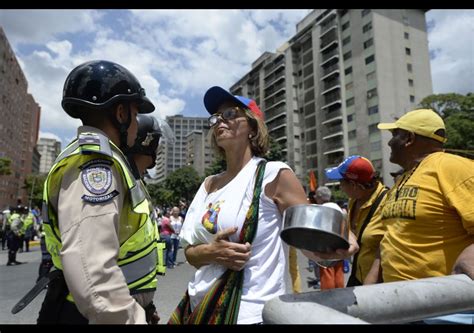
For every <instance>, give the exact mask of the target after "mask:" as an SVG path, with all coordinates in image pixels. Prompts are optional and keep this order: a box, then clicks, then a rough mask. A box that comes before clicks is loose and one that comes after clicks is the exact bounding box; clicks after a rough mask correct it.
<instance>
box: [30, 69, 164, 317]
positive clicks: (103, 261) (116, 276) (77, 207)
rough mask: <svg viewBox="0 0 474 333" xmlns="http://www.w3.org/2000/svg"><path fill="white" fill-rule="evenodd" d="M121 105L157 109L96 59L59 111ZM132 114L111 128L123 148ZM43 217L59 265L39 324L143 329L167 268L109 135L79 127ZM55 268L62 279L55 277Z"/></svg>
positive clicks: (137, 189)
mask: <svg viewBox="0 0 474 333" xmlns="http://www.w3.org/2000/svg"><path fill="white" fill-rule="evenodd" d="M122 101H126V102H127V101H130V102H132V101H139V102H140V103H142V104H140V112H141V113H149V112H152V111H153V110H154V106H153V104H151V102H150V101H149V100H148V99H147V98H146V97H145V92H144V90H143V89H142V88H141V86H140V84H139V83H138V81H137V80H136V78H135V77H134V76H133V75H132V74H131V73H130V72H129V71H128V70H126V69H125V68H123V67H122V66H120V65H118V64H115V63H111V62H108V61H92V62H88V63H85V64H83V65H80V66H78V67H76V68H75V69H74V70H73V71H72V72H71V73H70V74H69V76H68V78H67V79H66V83H65V88H64V93H63V101H62V106H63V108H64V109H65V111H66V112H67V113H68V114H69V115H70V116H72V117H74V118H81V112H82V111H81V109H80V108H76V106H80V105H82V106H85V107H86V108H87V109H89V110H93V111H90V112H104V111H103V110H107V109H108V108H111V107H113V105H115V103H120V102H122ZM128 108H129V107H128ZM128 112H129V122H128V124H121V123H114V126H116V128H117V130H118V132H120V148H122V147H123V146H124V145H125V146H126V142H127V130H128V126H129V125H130V117H131V113H130V109H128ZM104 117H105V116H104ZM81 119H82V118H81ZM114 120H115V119H114ZM115 121H116V120H115ZM42 213H43V228H44V232H45V238H46V246H47V249H48V252H49V253H50V254H51V259H52V261H53V264H54V267H55V270H54V271H53V272H52V273H51V274H50V276H52V275H54V277H57V276H59V278H52V280H51V281H50V283H49V288H48V291H47V294H46V297H45V300H44V302H43V305H42V308H41V310H40V315H39V318H38V323H40V324H43V323H73V324H85V323H92V324H111V323H114V324H120V323H124V324H146V323H147V320H146V316H145V311H144V308H145V307H147V305H149V304H150V303H151V301H152V299H153V296H154V291H155V289H156V284H157V279H156V274H157V272H160V271H161V270H162V268H161V267H160V265H159V251H158V245H157V244H158V242H157V241H158V237H159V236H158V231H157V226H156V223H155V222H154V221H153V220H152V219H151V218H150V210H149V202H148V200H147V199H146V196H145V192H144V189H143V187H142V185H141V183H140V182H137V181H136V180H135V178H134V176H133V174H132V171H131V169H130V165H129V164H128V162H127V159H126V157H125V156H124V155H123V153H122V150H121V149H119V147H117V146H116V145H115V144H114V143H113V142H112V141H111V140H109V138H108V137H107V135H106V133H104V132H103V131H101V130H100V129H98V128H95V127H90V126H81V127H79V129H78V134H77V137H76V139H75V140H74V141H73V142H72V143H71V144H69V145H68V146H67V147H66V148H65V149H64V150H63V151H62V152H61V154H60V155H59V156H58V158H57V159H56V161H55V163H54V165H53V166H52V168H51V170H50V172H49V174H48V176H47V178H46V181H45V186H44V193H43V209H42ZM58 270H59V271H60V272H62V274H54V273H55V271H56V272H57V271H58Z"/></svg>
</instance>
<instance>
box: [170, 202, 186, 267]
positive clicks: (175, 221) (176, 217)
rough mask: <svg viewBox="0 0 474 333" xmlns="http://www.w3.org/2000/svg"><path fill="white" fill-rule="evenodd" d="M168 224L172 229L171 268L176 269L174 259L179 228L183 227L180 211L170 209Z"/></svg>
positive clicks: (177, 249) (176, 252)
mask: <svg viewBox="0 0 474 333" xmlns="http://www.w3.org/2000/svg"><path fill="white" fill-rule="evenodd" d="M170 224H171V228H172V229H173V233H172V234H171V236H170V239H171V247H172V249H171V253H172V255H171V261H172V263H171V264H172V265H173V267H176V257H177V255H178V251H179V233H180V232H181V227H182V226H183V218H182V217H181V216H180V211H179V208H178V207H176V206H175V207H173V208H172V209H171V215H170Z"/></svg>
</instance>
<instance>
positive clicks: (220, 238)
mask: <svg viewBox="0 0 474 333" xmlns="http://www.w3.org/2000/svg"><path fill="white" fill-rule="evenodd" d="M237 230H238V228H237V227H232V228H227V229H224V230H221V231H218V232H217V234H216V236H215V237H214V241H213V242H212V243H211V244H210V245H211V249H212V250H211V251H212V253H213V254H214V262H216V263H218V264H220V265H223V266H225V267H227V268H229V269H232V270H234V271H240V270H242V268H244V266H245V264H246V263H247V261H248V260H249V259H250V253H251V251H250V249H251V246H250V243H248V242H247V243H245V244H240V243H234V242H231V241H229V236H230V235H232V234H234V233H235V232H236V231H237Z"/></svg>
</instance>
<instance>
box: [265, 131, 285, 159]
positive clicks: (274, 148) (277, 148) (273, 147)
mask: <svg viewBox="0 0 474 333" xmlns="http://www.w3.org/2000/svg"><path fill="white" fill-rule="evenodd" d="M265 158H266V159H267V160H268V161H282V162H286V161H285V153H284V152H283V148H282V147H281V145H280V144H279V143H278V141H276V140H275V139H273V137H271V136H270V147H269V149H268V152H267V155H266V156H265Z"/></svg>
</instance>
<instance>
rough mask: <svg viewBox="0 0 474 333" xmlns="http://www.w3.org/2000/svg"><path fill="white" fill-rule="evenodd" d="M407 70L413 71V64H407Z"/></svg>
mask: <svg viewBox="0 0 474 333" xmlns="http://www.w3.org/2000/svg"><path fill="white" fill-rule="evenodd" d="M407 71H408V72H410V73H411V72H413V66H412V65H411V64H407Z"/></svg>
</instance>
